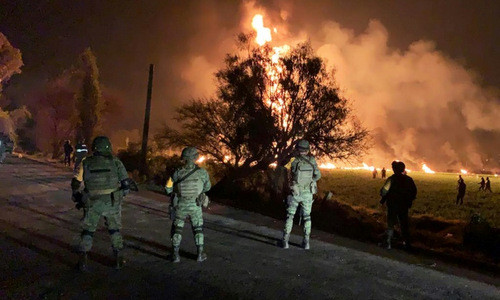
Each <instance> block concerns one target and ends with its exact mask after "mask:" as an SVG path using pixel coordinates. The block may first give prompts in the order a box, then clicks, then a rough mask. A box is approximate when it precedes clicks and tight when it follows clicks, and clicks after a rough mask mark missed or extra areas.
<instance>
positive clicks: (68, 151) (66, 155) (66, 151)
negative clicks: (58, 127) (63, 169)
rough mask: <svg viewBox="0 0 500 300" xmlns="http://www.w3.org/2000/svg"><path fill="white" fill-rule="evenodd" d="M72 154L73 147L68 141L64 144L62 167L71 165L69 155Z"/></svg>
mask: <svg viewBox="0 0 500 300" xmlns="http://www.w3.org/2000/svg"><path fill="white" fill-rule="evenodd" d="M72 152H73V147H71V144H70V142H69V141H68V140H66V142H64V165H65V166H66V165H67V166H70V165H71V153H72Z"/></svg>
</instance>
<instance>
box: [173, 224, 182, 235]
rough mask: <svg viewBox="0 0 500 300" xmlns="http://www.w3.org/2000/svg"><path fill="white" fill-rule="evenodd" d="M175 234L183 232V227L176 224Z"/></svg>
mask: <svg viewBox="0 0 500 300" xmlns="http://www.w3.org/2000/svg"><path fill="white" fill-rule="evenodd" d="M173 234H182V227H180V226H174V230H173Z"/></svg>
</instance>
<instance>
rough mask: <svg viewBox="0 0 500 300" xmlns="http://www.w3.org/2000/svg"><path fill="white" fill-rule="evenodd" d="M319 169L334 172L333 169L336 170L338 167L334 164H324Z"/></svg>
mask: <svg viewBox="0 0 500 300" xmlns="http://www.w3.org/2000/svg"><path fill="white" fill-rule="evenodd" d="M319 168H320V169H329V170H333V169H336V168H337V167H336V166H335V165H334V164H332V163H323V164H321V165H319Z"/></svg>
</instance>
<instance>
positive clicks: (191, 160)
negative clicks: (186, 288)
mask: <svg viewBox="0 0 500 300" xmlns="http://www.w3.org/2000/svg"><path fill="white" fill-rule="evenodd" d="M181 158H182V160H183V161H184V165H183V166H182V167H181V168H178V169H176V170H175V171H174V173H173V175H172V177H170V178H169V179H168V181H167V183H166V185H165V190H166V192H167V194H168V195H169V196H170V199H171V201H170V211H171V219H172V221H173V222H172V231H171V239H172V247H173V253H172V262H174V263H178V262H180V260H181V259H180V256H179V248H180V245H181V240H182V229H183V228H184V221H185V219H186V217H189V218H190V219H191V228H192V230H193V235H194V242H195V244H196V248H197V251H198V257H197V261H198V262H202V261H204V260H206V259H207V255H206V254H205V252H204V251H203V245H204V236H203V212H202V206H203V207H207V206H208V197H207V196H206V195H205V193H206V192H208V191H209V190H210V187H211V183H210V178H209V176H208V173H207V171H206V170H205V169H203V168H200V167H199V166H198V165H196V164H195V161H196V159H197V158H198V150H196V148H194V147H187V148H184V150H182V154H181Z"/></svg>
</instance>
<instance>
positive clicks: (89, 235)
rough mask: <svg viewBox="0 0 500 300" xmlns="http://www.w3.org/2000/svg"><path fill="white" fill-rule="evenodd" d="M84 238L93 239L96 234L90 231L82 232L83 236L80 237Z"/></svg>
mask: <svg viewBox="0 0 500 300" xmlns="http://www.w3.org/2000/svg"><path fill="white" fill-rule="evenodd" d="M80 236H81V237H82V238H83V237H85V236H88V237H93V236H94V232H93V231H88V230H83V231H82V234H81V235H80Z"/></svg>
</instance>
